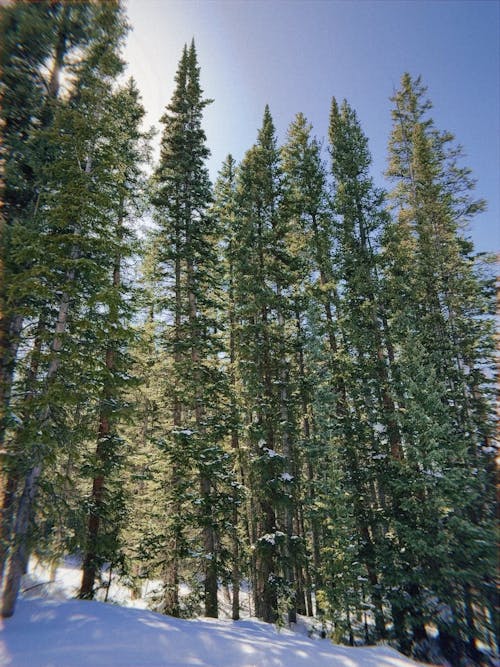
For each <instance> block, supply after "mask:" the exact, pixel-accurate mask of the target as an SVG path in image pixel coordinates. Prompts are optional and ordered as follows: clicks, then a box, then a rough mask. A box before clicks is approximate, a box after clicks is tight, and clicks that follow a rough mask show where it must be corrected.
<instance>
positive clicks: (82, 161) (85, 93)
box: [3, 3, 124, 615]
mask: <svg viewBox="0 0 500 667" xmlns="http://www.w3.org/2000/svg"><path fill="white" fill-rule="evenodd" d="M87 9H90V7H87ZM91 9H92V12H89V16H87V20H88V23H87V24H85V25H84V26H81V27H82V29H83V28H84V29H85V31H86V32H85V34H86V42H87V45H86V49H85V51H84V52H83V54H82V57H81V58H80V59H79V60H78V61H77V62H76V63H75V64H73V65H72V70H73V73H74V87H73V89H72V93H71V95H70V96H69V97H68V99H67V100H66V101H65V102H64V103H62V104H60V105H58V106H57V108H56V109H55V111H54V115H53V119H52V121H51V123H50V125H48V126H47V127H42V129H41V131H40V134H39V135H38V137H37V143H38V142H39V143H38V150H37V154H36V156H37V159H38V160H39V163H38V167H39V169H40V175H41V182H42V183H43V184H44V188H43V191H42V192H41V194H40V201H39V202H38V207H37V209H36V212H37V217H36V218H35V220H34V222H35V225H36V232H37V233H36V244H35V241H34V237H33V235H30V233H31V232H32V230H30V229H29V228H28V227H27V226H26V225H22V224H19V225H16V226H15V227H14V228H13V231H12V237H11V238H12V241H11V243H12V246H11V247H12V248H15V251H14V250H11V252H12V253H13V255H14V256H15V258H16V260H17V262H18V264H19V266H22V267H23V271H22V272H20V273H19V274H17V275H16V276H12V279H11V282H10V286H11V288H12V290H13V292H14V293H15V294H16V296H17V297H18V298H21V299H26V298H27V295H28V294H29V293H31V290H30V287H31V284H33V281H35V280H36V279H37V278H38V279H40V277H41V283H42V286H43V287H42V289H39V290H38V291H37V292H36V298H35V299H34V300H32V301H27V303H28V304H30V306H31V310H30V311H28V312H29V316H30V317H34V318H35V319H38V318H39V317H41V316H42V315H43V316H44V318H45V322H44V327H43V337H42V348H41V349H42V351H43V365H42V364H40V368H39V371H38V373H39V375H40V379H39V386H40V388H41V390H40V391H39V392H38V394H37V397H36V402H33V403H31V405H30V414H29V416H27V419H26V420H25V421H24V422H23V423H22V424H21V425H20V426H19V428H18V429H17V433H16V434H15V438H14V441H15V443H16V445H15V446H16V451H15V454H16V463H15V465H16V473H17V474H18V475H21V476H22V478H23V485H22V486H23V488H22V491H21V492H20V495H19V501H18V505H17V514H16V521H15V526H14V536H15V538H14V543H13V547H12V549H11V554H10V560H9V572H8V575H7V577H6V580H5V582H4V590H3V614H4V615H10V614H11V613H12V612H13V609H14V605H15V600H16V597H17V592H18V589H19V583H20V577H21V574H22V571H23V569H24V568H25V567H26V564H27V558H28V555H29V548H30V547H29V544H28V537H29V532H30V524H31V522H32V518H33V506H34V501H35V497H36V494H37V490H38V486H39V480H40V476H41V474H42V472H43V469H44V464H45V463H46V462H47V461H49V460H51V458H53V457H54V456H55V453H56V449H55V443H59V442H60V440H59V435H58V421H59V419H60V415H61V414H62V412H63V411H64V409H65V405H67V404H68V395H67V386H68V385H69V386H71V376H70V375H69V374H66V373H65V372H64V366H65V363H66V361H67V362H68V364H69V367H68V368H70V367H71V364H72V362H71V359H70V356H68V353H69V352H70V349H71V345H70V342H71V337H73V339H74V338H75V333H76V331H78V329H80V331H81V330H82V325H83V329H85V323H84V322H81V321H78V317H73V314H74V315H75V316H77V314H78V312H79V309H80V308H81V304H82V302H83V301H85V300H86V301H92V299H93V298H94V299H95V298H96V292H97V293H99V291H100V289H101V286H102V284H103V280H104V275H105V274H106V273H107V272H106V269H107V266H109V263H110V262H111V261H112V259H111V257H110V255H109V254H108V247H107V246H106V242H107V236H108V230H109V227H108V225H109V222H110V216H109V215H108V214H109V213H110V209H111V208H112V207H111V206H109V207H107V204H108V200H107V199H106V195H107V186H108V185H109V172H108V170H107V166H109V165H107V164H106V160H105V157H106V152H107V144H106V141H103V140H102V139H103V135H102V134H99V133H100V132H101V133H102V132H103V131H104V128H103V122H104V116H105V114H104V113H103V104H102V103H103V100H104V101H105V100H106V99H107V96H108V95H109V87H110V83H111V82H112V81H113V79H114V77H115V76H116V75H117V74H118V73H119V72H120V69H121V66H122V63H121V61H120V59H119V57H118V56H117V47H118V44H119V42H120V40H121V38H122V36H123V34H124V22H123V18H122V15H121V11H120V9H119V6H118V4H116V3H107V4H106V5H103V6H92V7H91ZM80 16H81V15H80ZM42 149H43V150H42ZM94 184H98V185H97V187H94ZM108 275H109V274H108ZM54 294H55V295H58V303H54V302H53V301H52V300H51V299H53V296H52V295H54ZM49 295H50V296H49ZM42 369H43V370H42ZM70 401H71V399H70V400H69V402H70ZM21 410H23V408H21Z"/></svg>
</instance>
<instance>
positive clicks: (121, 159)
mask: <svg viewBox="0 0 500 667" xmlns="http://www.w3.org/2000/svg"><path fill="white" fill-rule="evenodd" d="M108 114H109V119H108V120H109V122H110V128H109V134H108V136H107V139H108V141H109V148H110V153H111V155H110V156H109V157H110V158H112V161H111V160H110V169H111V168H112V166H111V165H114V169H113V186H114V188H115V193H114V197H113V209H114V215H115V216H116V227H115V229H114V230H111V231H112V232H113V237H112V238H109V239H108V241H111V240H113V242H114V246H115V247H114V252H115V253H116V254H115V258H114V263H113V269H112V273H111V275H110V276H109V279H108V285H106V286H105V287H104V286H103V290H102V295H103V303H105V304H106V306H107V310H108V313H107V318H106V322H105V323H104V326H103V330H102V335H103V337H104V340H103V342H104V347H105V349H104V350H103V351H102V355H103V357H104V367H102V368H101V373H102V379H101V385H102V390H101V392H102V393H101V398H100V401H99V414H98V423H99V425H98V433H97V448H96V451H95V457H92V458H93V459H94V463H93V464H91V465H90V466H87V468H86V470H91V471H92V475H93V483H92V494H91V498H90V500H89V517H88V529H87V539H86V541H85V557H84V563H83V580H82V586H81V590H80V597H82V598H92V597H93V594H94V580H95V576H96V573H97V571H98V569H99V566H100V565H101V564H102V562H103V561H105V560H109V561H111V563H112V562H113V560H115V559H116V558H117V551H119V545H118V544H117V542H118V540H119V530H120V527H121V526H120V524H121V521H120V519H121V515H122V514H123V500H122V499H121V496H122V494H121V491H120V490H119V478H118V473H119V472H120V473H121V469H122V465H123V464H122V465H120V464H121V460H122V459H123V453H122V450H123V445H122V443H121V438H120V434H119V431H118V426H119V418H120V416H121V413H122V412H123V409H124V407H125V402H124V388H125V387H126V385H127V383H128V379H129V375H128V369H129V366H130V355H129V352H128V349H127V347H128V346H127V343H128V340H129V339H130V332H131V326H130V317H131V314H133V311H132V313H131V307H130V305H131V304H130V303H129V301H130V297H129V296H128V295H127V285H126V282H125V281H124V278H123V272H124V271H123V269H124V263H125V262H126V261H127V260H128V259H129V257H130V255H131V252H132V245H131V244H132V241H133V235H132V230H131V229H130V222H129V220H128V219H129V218H130V216H131V215H133V214H134V209H137V205H136V202H137V200H138V197H139V195H140V190H139V187H140V167H141V162H142V161H143V160H144V158H145V157H146V156H147V153H145V148H146V147H145V145H144V141H145V140H146V138H147V137H146V136H145V135H142V134H141V132H140V130H139V127H138V125H139V123H140V121H141V119H142V117H143V115H144V109H143V108H142V106H141V104H140V101H139V94H138V91H137V88H136V86H135V84H134V82H133V81H130V82H129V83H128V85H127V86H126V87H124V88H123V89H121V90H118V91H117V92H116V93H115V94H114V95H113V97H112V98H111V99H110V108H109V110H108ZM110 195H112V193H110ZM103 524H104V529H103ZM101 533H102V534H101Z"/></svg>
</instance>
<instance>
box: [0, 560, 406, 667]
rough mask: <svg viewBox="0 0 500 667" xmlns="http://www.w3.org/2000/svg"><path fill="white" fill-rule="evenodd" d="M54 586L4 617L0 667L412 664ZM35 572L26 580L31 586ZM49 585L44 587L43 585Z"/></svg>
mask: <svg viewBox="0 0 500 667" xmlns="http://www.w3.org/2000/svg"><path fill="white" fill-rule="evenodd" d="M77 574H78V573H77V570H76V568H72V567H66V568H62V569H60V570H58V578H57V580H58V581H59V582H60V583H59V585H57V584H56V585H51V586H50V587H49V588H48V589H47V587H45V586H38V587H36V588H31V590H27V592H26V593H25V594H24V596H23V597H22V598H21V599H20V600H19V602H18V606H17V610H16V613H15V615H14V616H13V617H12V618H10V619H6V620H4V621H2V622H1V623H2V624H1V632H0V665H2V667H191V666H192V667H195V666H196V667H410V666H411V665H413V666H415V665H416V664H417V663H415V662H413V661H411V660H409V659H407V658H404V657H403V656H401V655H400V654H399V653H397V652H396V651H395V650H393V649H391V648H388V647H385V646H383V647H376V648H350V647H345V646H335V645H333V644H332V643H331V642H330V641H328V640H326V639H325V640H319V639H310V638H308V637H307V636H305V635H303V634H300V633H296V632H292V631H290V630H281V631H278V630H277V629H276V628H275V627H273V626H270V625H268V624H266V623H262V622H260V621H257V620H255V619H251V618H249V619H245V620H241V621H237V622H233V621H230V620H227V619H220V620H213V619H196V620H180V619H174V618H171V617H169V616H163V615H161V614H156V613H154V612H152V611H148V610H146V609H141V608H131V607H123V606H119V605H117V604H105V603H103V602H97V601H94V602H86V601H81V600H75V599H68V598H67V594H68V591H70V590H71V586H72V585H73V584H71V582H72V581H74V579H75V576H77ZM35 582H36V571H35V573H34V574H31V575H30V577H29V578H27V579H26V581H25V587H26V588H30V586H33V585H34V583H35ZM47 590H48V591H49V592H47Z"/></svg>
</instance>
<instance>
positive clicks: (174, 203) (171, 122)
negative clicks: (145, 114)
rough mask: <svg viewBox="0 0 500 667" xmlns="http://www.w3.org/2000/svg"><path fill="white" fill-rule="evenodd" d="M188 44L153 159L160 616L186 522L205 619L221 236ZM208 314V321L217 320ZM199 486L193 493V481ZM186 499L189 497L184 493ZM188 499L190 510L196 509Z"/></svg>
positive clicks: (219, 464)
mask: <svg viewBox="0 0 500 667" xmlns="http://www.w3.org/2000/svg"><path fill="white" fill-rule="evenodd" d="M210 101H211V100H207V99H203V93H202V90H201V88H200V80H199V67H198V64H197V55H196V50H195V46H194V43H192V44H191V46H190V47H189V48H187V47H185V48H184V51H183V54H182V58H181V60H180V63H179V67H178V70H177V75H176V89H175V91H174V94H173V97H172V100H171V102H170V104H169V105H168V107H167V111H166V113H165V115H164V116H163V118H162V123H163V125H164V131H163V136H162V144H161V156H160V163H159V166H158V168H157V170H156V173H155V193H154V196H153V203H154V205H155V207H156V219H157V224H158V230H157V233H156V243H157V244H158V248H159V251H158V259H159V262H158V271H159V273H160V276H161V282H160V285H161V287H160V289H161V290H162V300H161V302H160V304H161V308H162V317H163V318H165V327H164V334H163V344H164V345H165V349H166V350H167V351H168V352H169V353H171V354H172V357H173V363H172V367H171V370H170V378H168V382H167V387H168V391H169V392H170V393H171V395H172V397H173V400H172V417H173V418H172V427H171V432H170V434H169V436H168V437H167V442H166V449H167V452H168V456H169V460H170V464H171V482H170V484H171V504H170V509H169V514H170V521H172V528H171V530H170V531H169V533H170V543H169V544H170V546H169V547H168V549H169V551H170V554H171V560H170V563H167V566H166V576H165V584H166V594H167V595H166V598H165V607H164V608H165V611H166V612H167V613H173V614H178V613H179V601H178V592H177V591H178V585H179V560H180V558H181V557H183V556H186V555H187V554H188V549H187V543H186V527H185V525H183V524H185V523H186V522H185V519H186V512H187V516H189V519H188V522H187V523H188V524H190V525H191V526H192V527H193V528H194V529H196V527H198V528H199V530H200V531H201V545H200V559H201V561H202V563H203V566H202V570H203V581H204V600H205V614H206V615H207V616H215V617H216V616H217V574H218V567H219V566H218V561H217V548H216V547H217V537H216V526H215V514H216V504H217V497H218V494H219V490H218V486H219V483H220V482H221V481H222V480H221V477H222V478H223V477H224V476H225V471H224V469H225V463H224V462H225V456H224V452H223V450H222V439H223V433H224V428H223V427H222V424H223V422H221V420H220V415H217V413H218V411H219V409H220V398H219V397H220V396H221V391H223V387H222V384H221V383H222V378H221V376H220V372H219V369H218V368H217V367H216V365H215V361H216V359H217V352H218V346H219V343H218V341H217V335H216V330H217V323H216V312H215V311H216V303H215V301H214V298H215V297H214V293H215V291H216V289H217V283H218V280H219V279H218V277H217V274H216V267H217V254H216V243H217V235H218V231H217V229H216V228H215V227H214V221H213V219H212V218H211V217H210V216H209V215H208V207H209V204H210V202H211V198H212V193H211V184H210V180H209V176H208V171H207V168H206V166H205V163H206V160H207V158H208V156H209V151H208V148H207V147H206V145H205V142H206V137H205V132H204V130H203V128H202V126H201V121H202V114H203V110H204V108H205V107H206V106H207V105H208V104H209V103H210ZM214 318H215V319H214ZM194 474H195V475H196V477H197V484H198V489H197V491H194V489H193V488H192V484H193V475H194ZM190 494H192V496H191V497H190ZM193 500H195V501H196V503H197V504H195V503H193Z"/></svg>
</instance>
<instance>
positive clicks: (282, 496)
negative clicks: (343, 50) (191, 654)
mask: <svg viewBox="0 0 500 667" xmlns="http://www.w3.org/2000/svg"><path fill="white" fill-rule="evenodd" d="M127 30H128V26H127V19H126V16H125V13H124V9H123V7H122V6H121V4H120V3H119V2H117V1H115V0H108V1H106V2H97V1H93V0H87V1H82V2H71V1H69V0H61V1H58V2H52V1H48V0H47V1H42V2H28V1H23V0H17V1H15V2H7V3H3V4H2V6H1V7H0V34H1V36H2V38H1V43H0V68H1V71H0V77H1V89H0V91H1V110H0V115H1V120H0V123H1V125H0V133H1V134H0V141H1V155H2V160H1V183H0V187H1V201H2V206H1V209H0V215H1V218H0V464H1V467H0V507H1V510H0V512H1V514H0V516H1V524H0V531H1V532H0V571H1V573H2V587H1V599H0V606H1V614H2V615H3V616H4V617H10V616H12V615H13V614H14V612H15V607H16V601H17V599H18V596H19V593H20V589H21V582H22V577H23V575H24V573H25V572H26V571H27V568H28V563H29V560H30V558H36V559H38V560H39V561H43V562H46V563H49V564H51V565H52V566H53V567H54V568H55V567H57V564H58V563H59V562H60V561H61V560H62V559H64V558H65V557H67V556H69V555H71V556H77V557H79V559H80V563H81V575H82V576H81V587H80V592H79V597H80V598H81V599H93V598H94V596H96V595H97V594H98V593H99V591H102V590H103V589H105V587H106V581H107V573H109V572H110V570H112V571H113V573H114V574H115V575H116V576H119V577H120V578H121V580H122V581H123V582H126V585H127V586H129V587H130V589H131V590H132V593H133V594H136V595H139V594H140V590H141V586H142V584H143V582H144V581H146V580H159V581H161V588H160V589H159V592H158V594H157V596H156V598H155V600H154V609H155V610H156V611H160V612H162V613H164V614H168V615H171V616H177V617H184V618H186V617H193V616H196V615H204V616H208V617H215V618H216V617H217V616H218V613H219V610H218V605H219V600H218V591H220V590H221V589H225V590H226V591H227V594H228V595H229V597H230V600H231V605H232V617H233V619H235V620H237V619H238V618H239V616H240V612H241V604H240V597H241V595H242V591H246V592H248V593H249V596H250V607H251V608H250V612H251V615H252V616H255V617H257V618H258V619H261V620H263V621H266V622H269V623H276V624H278V625H280V624H281V625H287V624H288V623H293V622H294V621H295V620H296V618H297V615H303V616H314V617H315V618H317V619H318V622H319V623H323V624H325V627H326V624H328V627H329V628H333V631H332V632H333V639H334V641H335V642H337V643H346V644H349V643H350V644H354V643H357V644H360V643H366V644H371V643H376V642H389V643H390V644H391V645H392V646H395V647H397V648H398V650H400V651H402V652H403V653H404V654H406V655H409V656H410V655H411V656H414V657H416V658H417V659H420V660H423V661H426V660H428V661H430V662H437V658H436V656H442V657H444V658H445V659H446V660H447V661H448V663H449V664H451V665H454V666H455V665H457V666H459V665H465V664H467V665H482V664H486V663H483V662H481V660H482V658H481V651H480V648H479V647H480V646H483V647H484V646H486V647H489V650H490V651H491V652H492V653H494V652H495V650H496V648H495V647H496V646H497V643H496V642H497V641H498V635H496V634H495V630H496V629H498V627H499V618H498V599H497V593H496V587H495V565H496V560H497V553H496V549H495V535H494V528H495V522H494V516H495V515H494V508H495V456H494V455H495V441H494V421H493V407H494V399H493V389H494V385H493V379H494V317H493V313H494V298H495V292H494V284H493V281H492V273H493V271H492V268H491V262H490V263H488V262H489V260H488V257H485V255H484V253H482V254H477V253H475V251H474V248H473V244H472V242H471V241H470V240H469V237H468V234H467V225H468V223H469V222H470V221H471V220H472V219H473V218H474V216H475V215H476V214H477V213H479V212H480V211H482V210H483V207H484V206H485V204H484V202H483V201H481V200H479V199H478V198H475V196H474V179H473V176H472V175H471V172H470V170H469V169H468V168H467V166H465V164H464V159H463V157H462V154H461V149H460V147H459V145H458V144H457V143H456V141H455V138H454V137H453V135H452V134H450V133H449V132H448V131H446V129H445V128H442V127H437V126H436V125H435V123H434V121H433V116H432V104H431V102H430V100H429V99H428V96H427V92H426V87H425V82H424V81H422V80H421V78H420V77H419V76H418V75H417V74H408V73H403V74H402V76H401V79H400V82H399V84H398V87H397V88H396V89H395V90H394V91H393V94H392V98H391V104H392V121H391V123H392V126H391V130H390V136H389V137H388V154H387V155H388V162H387V164H388V167H387V172H386V174H385V177H386V183H387V188H386V189H382V188H380V187H378V186H376V185H375V183H374V180H373V176H372V173H371V155H370V149H369V145H368V138H367V136H366V135H365V133H364V131H363V128H362V127H361V125H360V122H359V120H358V116H357V114H356V110H355V109H354V108H352V107H351V105H350V104H349V102H348V101H345V100H344V101H342V100H341V99H335V98H333V99H332V100H331V106H330V108H329V109H325V116H327V117H329V126H328V136H327V137H325V138H324V139H323V138H321V139H318V138H316V136H315V135H314V130H313V128H312V127H311V124H310V123H309V122H308V120H307V118H306V117H305V116H304V115H303V114H302V113H300V112H299V113H297V114H296V115H295V116H294V117H293V115H292V116H291V117H290V120H291V122H290V125H289V128H288V132H287V134H286V136H285V137H284V139H283V141H278V136H277V132H276V129H275V125H274V122H273V116H272V109H270V108H269V107H268V106H266V107H265V109H263V114H262V124H261V127H260V129H259V130H258V133H257V134H256V137H255V143H254V144H253V145H252V146H249V147H248V150H247V152H246V154H245V155H244V157H243V159H242V160H241V161H239V162H237V161H236V160H235V159H234V158H233V157H232V156H231V155H228V156H227V158H226V159H225V161H224V163H223V164H222V165H221V166H220V170H219V174H218V177H217V179H216V180H215V182H211V179H210V176H209V171H208V168H207V159H208V157H209V155H210V147H209V145H208V141H207V137H206V134H205V130H204V128H203V115H204V110H205V108H206V107H207V106H208V105H210V104H211V103H212V100H211V99H209V96H210V91H209V90H208V91H207V92H206V94H205V92H204V91H203V90H202V88H201V85H200V65H201V67H203V59H202V58H201V59H200V60H201V62H200V60H199V57H198V52H197V49H196V46H195V41H193V42H188V43H187V44H186V46H185V47H184V50H183V51H182V53H179V61H178V67H177V73H176V77H175V88H174V93H173V95H172V97H171V99H170V100H168V99H166V100H165V112H164V115H163V117H162V118H161V119H159V126H160V132H159V134H156V135H155V133H154V132H152V131H149V130H145V129H144V124H143V122H142V121H143V117H144V114H145V109H144V107H143V106H142V102H141V97H140V94H139V90H138V87H137V84H136V83H135V82H134V80H132V79H129V80H127V78H126V76H124V75H123V71H124V67H125V63H124V62H123V61H122V57H121V53H120V51H121V48H122V45H123V40H124V38H125V36H126V34H127ZM195 38H196V36H195ZM390 90H391V89H390V82H389V85H388V95H389V94H390ZM293 112H294V110H292V114H293ZM328 114H329V116H328ZM155 142H157V143H158V142H160V145H161V148H160V155H159V159H158V160H156V159H153V157H152V155H153V151H152V146H153V145H154V144H155ZM186 587H187V589H188V590H189V594H187V595H186V594H183V593H182V591H183V590H184V589H185V588H186ZM440 664H444V663H440ZM488 664H489V663H488Z"/></svg>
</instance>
